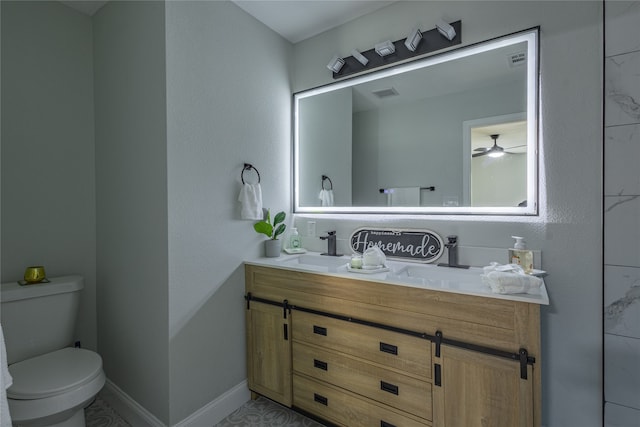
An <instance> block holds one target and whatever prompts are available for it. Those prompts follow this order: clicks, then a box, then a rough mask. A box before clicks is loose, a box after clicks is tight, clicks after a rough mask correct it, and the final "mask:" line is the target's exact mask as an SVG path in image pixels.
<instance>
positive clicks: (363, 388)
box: [293, 342, 432, 420]
mask: <svg viewBox="0 0 640 427" xmlns="http://www.w3.org/2000/svg"><path fill="white" fill-rule="evenodd" d="M293 370H294V372H299V373H303V374H306V375H308V376H310V377H313V378H316V379H318V380H321V381H325V382H328V383H331V384H333V385H336V386H338V387H341V388H344V389H347V390H350V391H353V392H354V393H357V394H359V395H362V396H365V397H368V398H371V399H373V400H376V401H378V402H381V403H384V404H386V405H389V406H393V407H394V408H397V409H400V410H403V411H406V412H409V413H411V414H414V415H417V416H419V417H421V418H425V419H427V420H431V410H432V408H431V401H432V399H431V384H430V383H428V382H426V381H422V380H418V379H416V378H411V377H408V376H406V375H402V374H399V373H398V372H394V371H390V370H388V369H384V368H381V367H379V366H376V365H372V364H370V363H366V362H363V361H361V360H359V359H355V358H353V357H350V356H344V355H342V354H340V353H335V352H333V351H330V350H323V349H320V348H317V347H311V346H308V345H306V344H302V343H297V342H294V343H293Z"/></svg>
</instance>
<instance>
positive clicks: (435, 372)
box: [433, 363, 442, 387]
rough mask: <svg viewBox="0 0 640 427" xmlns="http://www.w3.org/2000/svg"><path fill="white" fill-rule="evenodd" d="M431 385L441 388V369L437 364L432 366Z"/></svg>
mask: <svg viewBox="0 0 640 427" xmlns="http://www.w3.org/2000/svg"><path fill="white" fill-rule="evenodd" d="M433 377H434V378H433V383H434V384H435V385H437V386H438V387H440V386H442V367H441V366H440V364H439V363H436V364H435V365H433Z"/></svg>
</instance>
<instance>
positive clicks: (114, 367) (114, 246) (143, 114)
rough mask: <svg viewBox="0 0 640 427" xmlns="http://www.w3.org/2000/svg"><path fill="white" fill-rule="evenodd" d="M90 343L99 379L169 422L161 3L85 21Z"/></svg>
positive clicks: (131, 5) (123, 6)
mask: <svg viewBox="0 0 640 427" xmlns="http://www.w3.org/2000/svg"><path fill="white" fill-rule="evenodd" d="M93 26H94V27H93V30H94V67H95V106H96V108H95V111H96V195H97V260H98V261H97V262H98V270H97V278H98V295H97V298H98V299H97V301H98V344H99V351H100V354H101V355H102V357H103V360H104V369H105V372H106V374H107V377H108V378H109V379H110V380H111V381H112V382H113V383H115V384H116V385H117V386H118V387H119V388H120V389H122V390H123V391H124V392H125V393H127V394H128V395H129V396H130V397H132V398H133V399H135V400H136V401H137V402H138V403H139V404H140V405H142V406H143V407H145V408H146V409H147V410H148V411H150V412H151V413H153V414H154V415H155V416H156V417H157V418H159V419H160V420H162V421H163V422H165V423H166V422H168V421H169V405H168V402H169V376H168V372H169V340H168V336H169V333H168V327H169V289H168V286H169V272H168V228H167V136H166V108H167V107H166V94H165V92H166V85H165V41H164V40H165V5H164V2H155V1H143V2H109V3H108V4H107V5H106V6H105V7H104V8H102V9H101V10H100V11H99V12H98V13H97V14H96V15H95V16H94V18H93Z"/></svg>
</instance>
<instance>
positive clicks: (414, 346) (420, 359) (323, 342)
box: [292, 312, 431, 379]
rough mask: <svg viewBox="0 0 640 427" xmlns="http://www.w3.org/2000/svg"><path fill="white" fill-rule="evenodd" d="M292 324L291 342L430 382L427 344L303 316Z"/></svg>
mask: <svg viewBox="0 0 640 427" xmlns="http://www.w3.org/2000/svg"><path fill="white" fill-rule="evenodd" d="M292 324H293V339H294V341H301V342H306V343H309V344H315V345H318V346H320V347H323V348H328V349H332V350H336V351H339V352H342V353H346V354H349V355H351V356H355V357H360V358H362V359H365V360H369V361H372V362H376V363H379V364H381V365H384V366H388V367H391V368H395V369H399V370H402V371H404V372H406V373H408V375H410V376H416V377H418V378H422V379H428V378H431V342H430V341H429V340H426V339H422V338H416V337H412V336H409V335H405V334H401V333H398V332H392V331H387V330H384V329H379V328H374V327H371V326H365V325H359V324H356V323H350V322H346V321H343V320H339V319H333V318H330V317H325V316H319V315H316V314H310V313H305V312H296V313H295V317H293V320H292Z"/></svg>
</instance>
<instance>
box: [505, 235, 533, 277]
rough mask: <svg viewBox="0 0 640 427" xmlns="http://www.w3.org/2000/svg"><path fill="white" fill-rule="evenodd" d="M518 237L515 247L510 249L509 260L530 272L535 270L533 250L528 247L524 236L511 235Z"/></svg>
mask: <svg viewBox="0 0 640 427" xmlns="http://www.w3.org/2000/svg"><path fill="white" fill-rule="evenodd" d="M511 237H513V238H514V239H516V243H515V244H514V245H513V248H511V249H509V262H510V263H511V264H517V265H519V266H520V267H522V269H523V270H524V272H525V273H527V274H529V273H531V272H532V271H533V251H530V250H528V249H527V245H526V244H525V242H524V238H522V237H519V236H511Z"/></svg>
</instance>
